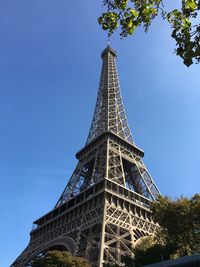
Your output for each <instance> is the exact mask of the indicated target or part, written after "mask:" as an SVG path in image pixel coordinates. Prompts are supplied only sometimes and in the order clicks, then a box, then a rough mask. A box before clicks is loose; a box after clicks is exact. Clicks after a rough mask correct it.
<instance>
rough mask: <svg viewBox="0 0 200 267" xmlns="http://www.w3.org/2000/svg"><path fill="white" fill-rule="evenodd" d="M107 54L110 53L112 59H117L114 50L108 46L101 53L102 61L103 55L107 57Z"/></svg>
mask: <svg viewBox="0 0 200 267" xmlns="http://www.w3.org/2000/svg"><path fill="white" fill-rule="evenodd" d="M108 53H110V54H111V55H113V56H114V57H117V53H116V51H115V50H114V49H112V47H111V46H110V45H108V46H107V47H106V49H104V50H103V52H102V53H101V58H102V59H103V58H104V56H105V55H107V54H108Z"/></svg>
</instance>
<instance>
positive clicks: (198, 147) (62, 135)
mask: <svg viewBox="0 0 200 267" xmlns="http://www.w3.org/2000/svg"><path fill="white" fill-rule="evenodd" d="M100 12H101V1H98V0H93V1H89V0H86V1H75V2H74V1H66V0H60V1H52V0H43V1H41V0H34V1H27V0H17V1H10V0H0V36H1V41H0V122H1V123H0V176H1V177H0V178H1V179H0V207H1V220H0V266H1V267H8V266H9V265H10V264H11V262H12V261H13V260H14V259H15V258H16V257H17V256H18V255H19V253H21V251H22V250H23V249H24V248H25V246H26V245H27V244H28V241H29V232H30V230H31V226H32V222H33V221H34V220H35V219H37V218H38V217H40V216H41V215H43V214H44V213H46V212H48V211H49V210H50V209H52V207H53V206H54V204H55V203H56V202H57V200H58V198H59V196H60V194H61V192H62V190H63V189H64V187H65V185H66V183H67V181H68V179H69V177H70V174H71V173H72V171H73V169H74V167H75V165H76V159H75V153H76V152H77V151H78V150H79V149H80V148H81V147H83V145H84V143H85V140H86V137H87V134H88V131H89V127H90V123H91V119H92V115H93V111H94V105H95V101H96V94H97V88H98V83H99V76H100V69H101V59H100V53H101V51H102V50H103V49H104V48H105V46H106V34H105V33H104V32H102V31H101V29H100V28H99V26H98V25H97V22H96V20H97V16H98V14H100ZM174 45H175V44H174V41H173V40H172V39H171V38H170V28H169V26H168V25H167V24H166V23H164V22H162V21H161V20H157V22H155V23H154V24H153V26H152V28H151V30H150V31H149V33H148V34H145V33H144V32H143V31H142V29H140V30H138V31H137V32H136V34H135V36H134V37H133V38H129V39H126V40H120V38H119V37H118V36H115V37H114V38H112V47H113V48H114V49H116V51H117V53H118V61H117V65H118V71H119V77H120V83H121V89H122V95H123V100H124V103H125V107H126V111H127V116H128V121H129V125H130V127H131V130H132V134H133V137H134V140H135V141H136V144H137V145H138V146H139V147H140V148H142V149H143V150H144V151H145V158H144V160H145V163H146V165H147V167H148V169H149V171H150V173H151V175H152V176H153V178H154V180H155V181H156V184H157V186H158V187H159V189H160V190H161V192H162V193H163V194H166V195H170V196H173V197H178V196H180V195H184V196H191V195H193V194H194V193H196V192H199V188H200V174H199V173H200V172H199V170H198V168H199V166H200V79H199V77H200V66H199V65H194V66H191V67H190V68H189V69H188V68H187V67H185V66H184V65H183V64H182V61H181V59H180V58H178V57H176V56H175V55H173V48H174Z"/></svg>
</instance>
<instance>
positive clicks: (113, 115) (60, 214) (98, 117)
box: [11, 46, 160, 267]
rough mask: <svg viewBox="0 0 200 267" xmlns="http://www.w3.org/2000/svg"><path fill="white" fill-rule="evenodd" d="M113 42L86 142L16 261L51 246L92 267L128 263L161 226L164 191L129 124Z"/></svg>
mask: <svg viewBox="0 0 200 267" xmlns="http://www.w3.org/2000/svg"><path fill="white" fill-rule="evenodd" d="M115 58H116V53H115V51H114V50H113V49H112V48H110V47H109V46H108V47H107V48H106V49H105V50H104V51H103V53H102V59H103V67H102V72H101V79H100V86H99V91H98V97H97V103H96V108H95V112H94V117H93V120H92V125H91V129H90V131H89V135H88V139H87V142H86V145H85V147H84V148H83V149H81V150H80V151H79V152H78V153H77V154H76V157H77V159H78V164H77V166H76V168H75V170H74V172H73V173H72V176H71V178H70V179H69V181H68V184H67V186H66V188H65V189H64V191H63V193H62V194H61V197H60V198H59V200H58V202H57V204H56V206H55V207H54V209H53V210H52V211H50V212H49V213H47V214H45V215H44V216H42V217H41V218H39V219H38V220H36V221H35V222H34V228H33V230H32V231H31V234H30V235H31V239H30V243H29V245H28V246H27V248H26V249H25V250H24V251H23V252H22V254H21V255H20V256H19V257H18V258H17V259H16V261H15V262H14V263H13V264H12V265H11V266H12V267H28V266H30V265H31V263H32V260H33V259H35V258H37V257H41V256H43V255H44V254H45V253H46V252H47V251H48V250H49V249H52V248H54V249H56V248H57V249H61V247H62V249H66V250H68V251H69V252H70V253H72V254H73V255H76V256H79V257H83V258H85V259H87V260H88V261H89V262H90V264H91V266H92V267H103V266H104V265H105V264H108V265H114V264H117V265H119V266H124V265H123V263H122V258H123V256H124V255H129V256H133V248H134V247H135V245H136V243H137V242H139V241H140V240H141V238H143V237H144V236H148V235H154V234H155V232H156V229H157V227H158V225H157V224H156V223H155V222H154V220H153V217H152V212H151V209H150V203H151V201H154V200H155V199H156V197H157V196H158V195H159V194H160V193H159V190H158V188H157V187H156V184H155V183H154V181H153V179H152V178H151V176H150V174H149V172H148V171H147V168H146V166H145V165H144V163H143V161H142V158H143V156H144V152H143V151H142V150H141V149H139V148H138V147H136V145H135V144H134V142H133V139H132V137H131V133H130V130H129V127H128V123H127V119H126V115H125V111H124V107H123V103H122V98H121V93H120V88H119V81H118V76H117V70H116V63H115Z"/></svg>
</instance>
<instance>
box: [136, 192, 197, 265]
mask: <svg viewBox="0 0 200 267" xmlns="http://www.w3.org/2000/svg"><path fill="white" fill-rule="evenodd" d="M152 211H153V217H154V220H155V221H157V222H158V223H159V225H160V228H158V230H157V233H156V235H155V237H144V238H142V239H141V240H140V241H139V242H138V244H137V245H136V247H135V249H134V254H135V264H136V266H142V265H145V264H151V263H155V262H160V261H162V260H168V259H173V258H177V257H181V256H186V255H191V254H193V253H198V252H199V251H200V195H198V194H197V195H194V196H193V197H192V198H191V199H188V198H184V197H181V198H179V199H177V200H176V201H173V200H172V199H170V198H168V197H159V198H158V200H157V202H154V203H152Z"/></svg>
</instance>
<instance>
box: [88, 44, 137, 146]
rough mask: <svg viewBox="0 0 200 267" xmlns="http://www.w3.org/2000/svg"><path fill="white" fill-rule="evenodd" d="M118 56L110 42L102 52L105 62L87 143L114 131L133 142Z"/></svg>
mask: <svg viewBox="0 0 200 267" xmlns="http://www.w3.org/2000/svg"><path fill="white" fill-rule="evenodd" d="M116 56H117V53H116V52H115V50H113V49H112V48H111V47H110V45H109V44H108V46H107V48H106V49H105V50H104V51H103V52H102V54H101V58H102V60H103V64H102V70H101V77H100V83H99V91H98V96H97V101H96V107H95V112H94V116H93V120H92V125H91V128H90V131H89V135H88V138H87V143H89V142H91V141H92V140H94V139H95V138H97V137H98V136H100V135H101V134H102V133H104V132H113V133H115V134H116V135H118V136H120V137H121V138H123V139H125V140H126V141H128V142H131V143H133V139H132V136H131V132H130V129H129V126H128V122H127V118H126V113H125V109H124V105H123V102H122V97H121V92H120V85H119V79H118V73H117V68H116V61H115V58H116Z"/></svg>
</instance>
